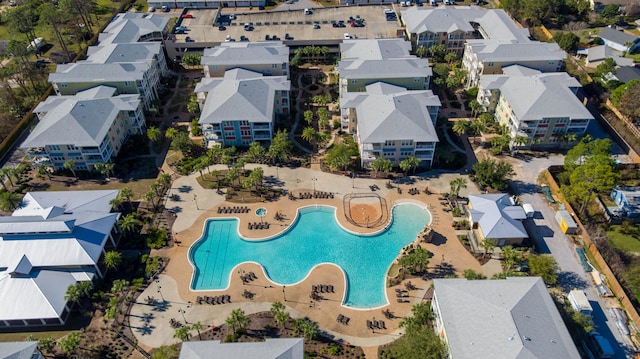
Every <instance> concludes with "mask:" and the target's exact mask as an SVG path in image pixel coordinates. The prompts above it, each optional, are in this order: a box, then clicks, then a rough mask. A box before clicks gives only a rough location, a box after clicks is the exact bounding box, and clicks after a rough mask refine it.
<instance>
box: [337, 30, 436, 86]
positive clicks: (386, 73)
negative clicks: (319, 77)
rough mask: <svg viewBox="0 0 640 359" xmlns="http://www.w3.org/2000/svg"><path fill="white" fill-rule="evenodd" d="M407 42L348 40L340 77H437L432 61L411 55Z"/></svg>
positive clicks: (339, 64)
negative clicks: (432, 67)
mask: <svg viewBox="0 0 640 359" xmlns="http://www.w3.org/2000/svg"><path fill="white" fill-rule="evenodd" d="M410 48H411V43H410V42H408V41H404V40H403V39H375V40H346V41H345V42H344V43H343V44H342V45H341V46H340V51H341V58H342V60H341V61H340V62H339V63H338V66H337V68H338V72H339V73H340V77H342V78H348V79H357V78H361V79H391V78H420V77H428V76H431V75H432V74H433V71H432V70H431V67H429V61H428V60H427V59H420V58H417V57H415V56H412V55H410V54H409V50H410Z"/></svg>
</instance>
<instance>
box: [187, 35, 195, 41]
mask: <svg viewBox="0 0 640 359" xmlns="http://www.w3.org/2000/svg"><path fill="white" fill-rule="evenodd" d="M184 41H185V42H196V40H194V39H192V38H191V37H189V36H187V37H185V38H184Z"/></svg>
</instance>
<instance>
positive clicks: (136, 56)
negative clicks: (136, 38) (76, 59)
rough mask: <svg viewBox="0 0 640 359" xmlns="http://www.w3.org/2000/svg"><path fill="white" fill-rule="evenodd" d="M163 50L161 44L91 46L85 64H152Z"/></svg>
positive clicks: (138, 43) (137, 43) (141, 43)
mask: <svg viewBox="0 0 640 359" xmlns="http://www.w3.org/2000/svg"><path fill="white" fill-rule="evenodd" d="M161 51H163V50H162V44H160V43H159V42H136V43H131V44H106V45H101V46H90V47H89V49H88V50H87V56H88V58H87V59H86V60H85V62H90V63H98V64H108V63H120V62H150V61H152V60H153V57H154V56H156V55H157V54H159V53H160V52H161Z"/></svg>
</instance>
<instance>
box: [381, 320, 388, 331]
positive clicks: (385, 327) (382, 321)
mask: <svg viewBox="0 0 640 359" xmlns="http://www.w3.org/2000/svg"><path fill="white" fill-rule="evenodd" d="M380 328H382V329H387V326H386V325H385V324H384V320H381V321H380Z"/></svg>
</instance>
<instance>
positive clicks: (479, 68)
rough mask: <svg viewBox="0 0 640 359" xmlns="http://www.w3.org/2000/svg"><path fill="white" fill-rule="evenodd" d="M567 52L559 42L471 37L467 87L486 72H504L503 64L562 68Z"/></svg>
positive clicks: (467, 53) (464, 65)
mask: <svg viewBox="0 0 640 359" xmlns="http://www.w3.org/2000/svg"><path fill="white" fill-rule="evenodd" d="M566 57H567V53H566V52H564V51H563V50H561V49H560V47H559V46H558V44H556V43H555V42H552V43H546V42H538V41H514V40H495V39H486V40H484V39H483V40H467V42H466V44H465V46H464V55H463V57H462V68H463V69H464V70H465V71H466V72H467V82H466V86H467V88H470V87H476V86H478V81H479V80H480V76H482V75H491V74H501V73H502V68H503V67H506V66H510V65H522V66H526V67H529V68H532V69H536V70H540V71H542V72H558V71H562V69H563V67H564V60H565V58H566Z"/></svg>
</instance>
